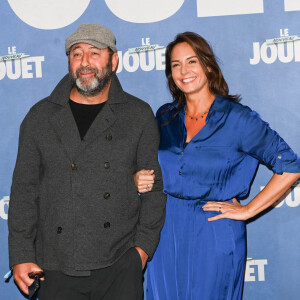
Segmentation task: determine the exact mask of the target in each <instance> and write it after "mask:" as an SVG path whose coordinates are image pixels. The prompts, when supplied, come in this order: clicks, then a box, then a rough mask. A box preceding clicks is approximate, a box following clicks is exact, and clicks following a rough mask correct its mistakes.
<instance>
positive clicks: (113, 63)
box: [111, 52, 119, 72]
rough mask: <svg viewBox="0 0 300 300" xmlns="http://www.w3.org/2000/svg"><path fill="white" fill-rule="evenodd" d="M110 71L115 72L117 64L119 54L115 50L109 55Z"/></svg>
mask: <svg viewBox="0 0 300 300" xmlns="http://www.w3.org/2000/svg"><path fill="white" fill-rule="evenodd" d="M111 64H112V71H113V72H116V71H117V69H118V64H119V56H118V53H117V52H115V53H114V54H113V55H112V57H111Z"/></svg>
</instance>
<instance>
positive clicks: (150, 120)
mask: <svg viewBox="0 0 300 300" xmlns="http://www.w3.org/2000/svg"><path fill="white" fill-rule="evenodd" d="M159 141H160V135H159V131H158V127H157V124H156V121H155V118H154V115H153V113H152V110H151V108H150V107H148V109H147V116H146V117H145V122H144V126H143V132H142V135H141V137H140V141H139V145H138V149H137V170H141V169H146V170H154V172H155V184H154V186H153V189H152V191H150V192H148V193H144V194H141V195H140V198H141V209H140V216H139V222H138V225H137V232H136V235H135V245H136V246H139V247H141V248H142V249H143V250H144V251H145V252H146V253H147V254H148V256H149V259H151V258H152V256H153V254H154V252H155V249H156V247H157V245H158V242H159V238H160V231H161V229H162V226H163V224H164V219H165V205H166V195H165V194H164V193H163V181H162V174H161V169H160V166H159V163H158V146H159Z"/></svg>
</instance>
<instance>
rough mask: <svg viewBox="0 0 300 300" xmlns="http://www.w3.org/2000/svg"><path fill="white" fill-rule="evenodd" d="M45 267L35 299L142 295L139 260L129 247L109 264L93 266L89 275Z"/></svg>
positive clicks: (133, 299) (116, 299)
mask: <svg viewBox="0 0 300 300" xmlns="http://www.w3.org/2000/svg"><path fill="white" fill-rule="evenodd" d="M44 271H45V280H44V281H41V287H40V290H39V292H38V299H39V300H140V299H142V298H143V271H142V261H141V257H140V255H139V253H138V251H137V250H136V249H135V248H131V249H129V250H128V251H127V252H126V253H125V254H124V255H123V256H122V257H121V258H120V259H119V260H118V261H117V262H116V263H114V264H113V265H112V266H110V267H107V268H103V269H99V270H94V271H92V272H91V275H90V276H81V277H77V276H68V275H65V274H63V273H61V272H59V271H47V270H44Z"/></svg>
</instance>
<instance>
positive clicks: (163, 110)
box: [156, 102, 176, 118]
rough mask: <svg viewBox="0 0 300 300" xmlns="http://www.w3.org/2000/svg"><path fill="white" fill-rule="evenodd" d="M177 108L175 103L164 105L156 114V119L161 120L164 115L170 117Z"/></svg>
mask: <svg viewBox="0 0 300 300" xmlns="http://www.w3.org/2000/svg"><path fill="white" fill-rule="evenodd" d="M174 108H176V104H174V103H173V102H171V103H165V104H163V105H162V106H161V107H160V108H159V109H158V110H157V112H156V118H161V117H162V116H164V115H169V113H170V112H172V111H173V109H174Z"/></svg>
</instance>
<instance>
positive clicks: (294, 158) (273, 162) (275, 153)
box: [240, 109, 300, 174]
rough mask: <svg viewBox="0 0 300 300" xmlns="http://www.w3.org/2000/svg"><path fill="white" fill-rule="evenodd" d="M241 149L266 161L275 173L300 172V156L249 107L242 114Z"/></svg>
mask: <svg viewBox="0 0 300 300" xmlns="http://www.w3.org/2000/svg"><path fill="white" fill-rule="evenodd" d="M240 130H241V141H240V145H241V151H243V152H245V153H247V154H249V155H251V156H252V157H254V158H256V159H257V160H259V161H261V162H263V163H265V164H266V165H267V166H268V167H269V168H271V169H272V170H273V171H274V172H275V173H277V174H282V173H283V172H288V173H297V172H300V158H299V156H298V155H297V154H295V153H294V152H293V150H292V149H291V148H290V147H289V145H288V144H287V143H286V142H285V141H284V140H283V139H282V138H281V137H280V136H279V134H278V133H277V132H276V131H274V130H272V129H271V128H270V127H269V124H268V123H266V122H264V121H263V120H262V119H261V118H260V116H259V115H258V113H256V112H255V111H251V110H250V109H248V110H247V111H245V112H244V113H243V114H242V125H241V127H240Z"/></svg>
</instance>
